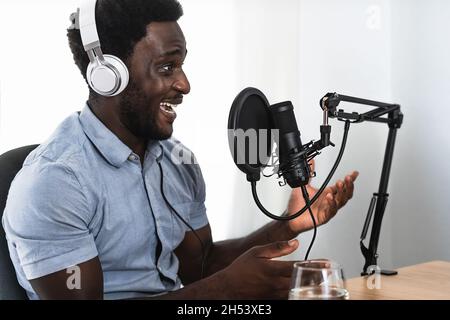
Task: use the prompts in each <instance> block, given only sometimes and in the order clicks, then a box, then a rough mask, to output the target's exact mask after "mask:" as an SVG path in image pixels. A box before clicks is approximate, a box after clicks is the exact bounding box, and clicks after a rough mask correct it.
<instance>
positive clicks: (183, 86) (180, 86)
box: [173, 71, 191, 94]
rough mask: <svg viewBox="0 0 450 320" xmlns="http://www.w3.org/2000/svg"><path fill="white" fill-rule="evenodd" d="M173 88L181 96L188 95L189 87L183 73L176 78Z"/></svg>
mask: <svg viewBox="0 0 450 320" xmlns="http://www.w3.org/2000/svg"><path fill="white" fill-rule="evenodd" d="M173 87H174V88H175V90H177V91H179V92H181V93H182V94H188V93H189V92H190V91H191V85H190V83H189V80H188V78H187V77H186V74H185V73H184V71H181V72H180V74H179V76H178V78H177V79H176V81H175V82H174V84H173Z"/></svg>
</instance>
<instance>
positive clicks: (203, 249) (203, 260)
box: [157, 161, 206, 279]
mask: <svg viewBox="0 0 450 320" xmlns="http://www.w3.org/2000/svg"><path fill="white" fill-rule="evenodd" d="M157 163H158V167H159V172H160V173H161V194H162V197H163V199H164V201H165V202H166V204H167V206H169V208H170V209H171V212H172V213H173V214H175V215H176V216H177V217H178V218H179V219H180V220H181V221H182V222H183V223H184V224H185V225H186V226H187V227H188V228H189V229H190V230H191V231H192V232H193V233H194V235H195V237H196V238H197V240H198V242H199V243H200V246H201V249H202V264H201V274H200V279H203V276H204V272H205V258H206V255H205V253H206V252H205V244H204V243H203V241H202V239H200V236H199V235H198V233H197V232H196V231H195V230H194V228H192V226H191V225H190V224H189V223H187V222H186V220H184V218H183V217H182V216H181V215H180V214H179V213H178V212H177V210H175V208H174V207H173V206H172V205H171V204H170V202H169V200H167V197H166V194H165V193H164V173H163V169H162V166H161V163H160V162H159V161H157Z"/></svg>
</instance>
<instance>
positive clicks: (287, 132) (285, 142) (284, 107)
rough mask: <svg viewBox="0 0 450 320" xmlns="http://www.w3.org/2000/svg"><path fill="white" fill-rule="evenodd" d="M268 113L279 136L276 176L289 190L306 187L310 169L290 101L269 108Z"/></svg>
mask: <svg viewBox="0 0 450 320" xmlns="http://www.w3.org/2000/svg"><path fill="white" fill-rule="evenodd" d="M270 111H271V115H272V121H273V126H274V129H277V130H278V136H279V142H278V143H279V145H278V152H277V153H278V158H279V170H278V174H279V175H280V176H282V177H283V178H284V179H285V180H286V182H287V184H288V185H289V186H290V187H291V188H298V187H301V186H304V185H307V184H308V181H309V177H310V168H309V165H308V161H307V152H306V151H305V150H304V148H303V145H302V141H301V139H300V131H299V130H298V126H297V121H296V120H295V114H294V106H293V105H292V102H291V101H285V102H280V103H277V104H274V105H272V106H270Z"/></svg>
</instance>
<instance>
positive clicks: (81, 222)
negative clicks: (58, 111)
mask: <svg viewBox="0 0 450 320" xmlns="http://www.w3.org/2000/svg"><path fill="white" fill-rule="evenodd" d="M189 153H190V151H189V150H188V149H186V148H185V147H184V146H183V145H182V144H181V143H180V142H178V141H176V140H175V139H173V138H172V139H169V140H166V141H151V142H150V143H149V144H148V147H147V151H146V154H145V159H144V163H143V165H141V161H140V159H139V156H138V155H136V154H134V153H133V152H132V150H131V149H130V148H128V147H127V146H126V145H125V144H124V143H122V142H121V141H120V140H119V139H118V138H117V136H115V135H114V134H113V133H112V132H111V131H110V130H109V129H108V128H107V127H106V126H105V125H103V123H102V122H101V121H100V120H99V119H98V118H97V117H96V116H95V115H94V114H93V112H92V111H91V110H90V108H89V107H88V106H87V105H86V106H85V108H84V109H83V110H82V112H81V113H75V114H73V115H71V116H70V117H68V118H67V119H66V120H65V121H64V122H63V123H62V124H61V125H60V126H59V127H58V129H57V130H56V132H55V133H54V134H53V135H52V136H51V137H50V138H49V139H48V141H46V142H45V143H43V144H41V145H40V146H39V147H38V148H37V149H36V150H34V151H33V152H32V153H31V154H30V155H29V156H28V157H27V159H26V160H25V163H24V166H23V168H22V170H21V171H20V172H19V173H18V174H17V176H16V177H15V179H14V181H13V183H12V185H11V188H10V191H9V195H8V200H7V204H6V208H5V211H4V214H3V219H2V223H3V227H4V229H5V232H6V237H7V240H8V246H9V251H10V255H11V259H12V262H13V264H14V267H15V270H16V273H17V277H18V280H19V283H20V284H21V285H22V287H23V288H25V289H26V291H27V293H28V296H29V297H30V298H31V299H38V296H37V295H36V293H35V292H34V291H33V289H32V287H31V285H30V283H29V282H28V280H31V279H35V278H39V277H42V276H45V275H48V274H51V273H54V272H56V271H60V270H63V269H66V268H69V267H71V266H74V265H77V264H80V263H82V262H85V261H88V260H90V259H92V258H94V257H96V256H98V257H99V259H100V262H101V266H102V269H103V280H104V297H105V299H121V298H133V297H143V296H149V295H156V294H161V293H164V292H167V291H172V290H176V289H178V288H180V285H181V281H180V279H179V277H178V276H177V273H178V266H179V263H178V259H177V257H176V255H175V254H174V249H175V248H176V247H177V246H178V245H179V244H180V242H181V241H182V240H183V238H184V235H185V232H187V231H188V230H189V229H188V227H187V226H185V225H184V224H183V223H182V222H181V221H180V219H179V218H178V217H176V216H175V214H174V213H173V212H171V209H170V208H169V207H168V206H167V204H166V203H165V201H164V199H163V197H162V193H161V189H160V187H161V185H160V184H161V174H160V170H159V167H158V162H159V163H160V164H161V166H162V169H163V182H164V193H165V195H166V197H167V198H168V201H169V202H170V203H171V205H172V206H173V207H174V208H175V209H176V210H177V212H178V213H179V214H180V215H181V216H182V217H183V218H184V219H185V220H186V221H187V222H188V223H189V224H190V225H191V226H192V227H193V228H194V229H199V228H201V227H204V226H205V225H207V224H208V220H207V217H206V209H205V204H204V202H205V184H204V180H203V177H202V174H201V171H200V168H199V166H198V165H197V164H195V161H186V160H189V159H191V160H192V159H193V158H192V157H189V156H187V155H189ZM186 162H187V163H186ZM158 240H159V242H160V250H157V244H158ZM199 272H200V271H199ZM69 276H70V274H68V277H69ZM81 276H82V275H81Z"/></svg>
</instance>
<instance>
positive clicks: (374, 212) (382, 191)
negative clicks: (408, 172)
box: [320, 93, 403, 275]
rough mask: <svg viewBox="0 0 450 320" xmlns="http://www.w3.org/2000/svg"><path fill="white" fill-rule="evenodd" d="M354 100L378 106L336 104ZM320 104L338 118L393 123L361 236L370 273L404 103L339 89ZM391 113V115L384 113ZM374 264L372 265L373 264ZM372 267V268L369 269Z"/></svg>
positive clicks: (333, 116) (356, 121) (361, 243)
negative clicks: (350, 108) (354, 108)
mask: <svg viewBox="0 0 450 320" xmlns="http://www.w3.org/2000/svg"><path fill="white" fill-rule="evenodd" d="M342 101H344V102H350V103H356V104H362V105H368V106H374V107H376V108H375V109H373V110H371V111H368V112H365V113H362V114H360V113H357V112H352V113H347V112H344V110H341V109H339V110H336V107H337V106H338V105H339V103H340V102H342ZM320 104H321V107H322V109H323V110H324V114H325V116H326V117H330V118H337V119H338V120H341V121H345V120H350V121H351V122H352V123H361V122H365V121H369V122H379V123H386V124H387V125H388V127H389V134H388V138H387V143H386V151H385V154H384V161H383V168H382V171H381V178H380V184H379V188H378V192H376V193H374V194H373V197H372V199H371V201H370V205H369V210H368V212H367V216H366V220H365V223H364V227H363V230H362V233H361V237H360V247H361V252H362V254H363V256H364V258H365V263H364V267H363V271H362V273H361V275H368V274H369V273H373V272H374V271H375V270H373V269H371V268H372V266H377V258H378V253H377V249H378V241H379V238H380V231H381V223H382V221H383V216H384V211H385V209H386V205H387V201H388V198H389V194H388V193H387V188H388V183H389V175H390V171H391V164H392V157H393V155H394V146H395V139H396V136H397V130H398V129H400V127H401V125H402V122H403V114H402V113H401V112H400V105H398V104H388V103H383V102H378V101H372V100H366V99H361V98H355V97H350V96H345V95H339V94H336V93H328V94H327V95H325V96H324V97H323V98H322V99H321V100H320ZM384 115H387V117H382V116H384ZM372 216H373V223H372V231H371V234H370V242H369V246H368V247H366V246H365V245H364V240H365V239H366V236H367V232H368V229H369V225H370V222H371V220H372ZM369 267H370V268H369ZM368 269H371V270H369V272H368ZM381 274H384V275H395V274H397V271H391V270H381Z"/></svg>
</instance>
